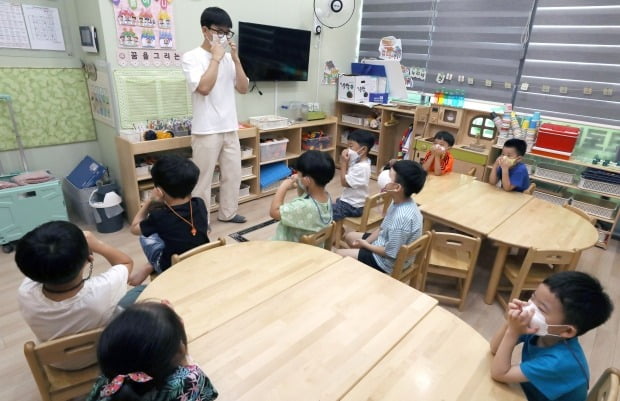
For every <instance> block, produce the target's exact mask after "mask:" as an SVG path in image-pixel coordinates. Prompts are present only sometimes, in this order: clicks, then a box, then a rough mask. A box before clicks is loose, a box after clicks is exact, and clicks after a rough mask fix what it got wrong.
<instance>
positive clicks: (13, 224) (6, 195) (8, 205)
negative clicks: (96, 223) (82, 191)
mask: <svg viewBox="0 0 620 401" xmlns="http://www.w3.org/2000/svg"><path fill="white" fill-rule="evenodd" d="M52 220H65V221H67V220H69V218H68V216H67V209H66V207H65V202H64V198H63V194H62V189H61V184H60V181H59V180H52V181H48V182H43V183H40V184H31V185H24V186H19V187H15V188H7V189H3V190H1V191H0V244H2V245H5V244H8V243H10V242H13V241H17V240H19V239H21V237H23V236H24V234H26V233H27V232H29V231H31V230H32V229H34V228H36V227H38V226H39V225H41V224H43V223H47V222H48V221H52Z"/></svg>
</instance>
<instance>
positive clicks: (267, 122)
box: [250, 115, 288, 130]
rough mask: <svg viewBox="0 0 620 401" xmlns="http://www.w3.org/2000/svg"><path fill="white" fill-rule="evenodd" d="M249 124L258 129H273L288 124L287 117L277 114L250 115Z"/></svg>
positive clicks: (284, 126)
mask: <svg viewBox="0 0 620 401" xmlns="http://www.w3.org/2000/svg"><path fill="white" fill-rule="evenodd" d="M250 124H251V125H253V126H255V127H256V128H258V129H263V130H264V129H275V128H286V127H287V126H288V118H286V117H279V116H273V115H269V116H256V117H250Z"/></svg>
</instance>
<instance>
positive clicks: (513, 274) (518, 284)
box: [494, 248, 579, 308]
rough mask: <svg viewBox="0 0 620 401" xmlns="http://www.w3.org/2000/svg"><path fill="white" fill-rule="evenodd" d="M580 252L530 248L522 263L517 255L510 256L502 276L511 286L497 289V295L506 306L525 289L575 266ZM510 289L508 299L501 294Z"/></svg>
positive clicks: (530, 289) (533, 287)
mask: <svg viewBox="0 0 620 401" xmlns="http://www.w3.org/2000/svg"><path fill="white" fill-rule="evenodd" d="M578 255H579V253H578V252H577V251H576V250H573V251H556V250H540V249H536V248H530V249H529V250H528V252H527V254H526V255H525V259H524V260H523V262H522V263H519V261H518V259H517V258H515V257H510V256H509V257H508V258H507V259H506V264H505V265H504V269H503V271H502V276H503V277H505V278H506V279H507V280H508V281H509V282H510V286H508V287H500V288H496V289H495V291H494V292H495V297H496V298H497V300H498V302H499V303H500V304H501V305H502V306H503V307H504V308H506V307H507V306H508V302H510V300H512V299H514V298H519V296H520V295H521V293H522V292H523V291H534V290H536V288H537V287H538V285H539V284H540V283H542V282H543V280H544V279H546V278H547V277H549V276H550V275H552V274H553V273H557V272H560V271H565V270H568V269H569V268H570V267H571V266H574V262H575V259H576V258H577V257H578ZM508 291H510V296H509V297H508V299H507V300H506V299H504V298H502V296H501V292H508Z"/></svg>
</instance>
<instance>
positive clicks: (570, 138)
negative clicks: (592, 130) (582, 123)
mask: <svg viewBox="0 0 620 401" xmlns="http://www.w3.org/2000/svg"><path fill="white" fill-rule="evenodd" d="M580 133H581V129H579V128H577V127H570V126H567V125H558V124H549V123H544V124H542V125H541V126H540V128H539V129H538V138H536V147H539V148H544V149H551V150H557V151H560V152H567V153H572V152H573V149H574V148H575V144H576V143H577V139H578V138H579V134H580Z"/></svg>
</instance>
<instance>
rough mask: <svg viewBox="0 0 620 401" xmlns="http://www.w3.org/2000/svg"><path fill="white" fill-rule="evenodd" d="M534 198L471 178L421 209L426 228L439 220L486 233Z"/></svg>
mask: <svg viewBox="0 0 620 401" xmlns="http://www.w3.org/2000/svg"><path fill="white" fill-rule="evenodd" d="M422 191H424V190H422ZM531 200H532V196H529V195H525V194H522V193H520V192H506V191H504V190H502V189H499V188H497V187H495V186H493V185H490V184H488V183H485V182H480V181H472V182H470V183H468V184H464V185H460V186H458V187H457V188H456V189H455V190H453V191H449V192H447V193H445V194H444V195H441V196H438V197H436V198H435V199H434V200H433V201H432V202H428V203H423V204H422V206H420V210H421V211H422V213H423V215H424V220H425V222H424V226H425V230H427V229H428V228H429V227H430V225H431V224H432V222H437V223H441V224H445V225H448V226H451V227H454V228H456V229H458V230H460V231H463V232H466V233H469V234H471V235H474V236H486V235H488V234H489V233H490V232H491V231H492V230H493V229H495V228H496V227H497V226H498V225H500V224H501V223H502V222H503V221H504V220H506V219H507V218H508V217H510V216H511V215H512V214H514V213H515V212H516V211H517V210H519V209H520V208H521V207H523V205H525V204H526V203H527V202H529V201H531Z"/></svg>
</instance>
